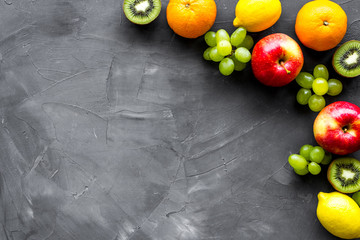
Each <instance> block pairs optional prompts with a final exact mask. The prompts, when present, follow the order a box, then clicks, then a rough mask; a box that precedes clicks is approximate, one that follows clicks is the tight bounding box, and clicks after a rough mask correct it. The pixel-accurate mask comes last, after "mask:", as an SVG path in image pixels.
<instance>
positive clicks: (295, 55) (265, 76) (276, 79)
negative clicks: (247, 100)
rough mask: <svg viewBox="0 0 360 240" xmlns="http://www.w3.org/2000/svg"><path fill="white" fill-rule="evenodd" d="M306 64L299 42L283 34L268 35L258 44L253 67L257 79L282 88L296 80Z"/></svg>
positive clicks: (252, 63)
mask: <svg viewBox="0 0 360 240" xmlns="http://www.w3.org/2000/svg"><path fill="white" fill-rule="evenodd" d="M303 64H304V56H303V53H302V51H301V48H300V46H299V44H297V42H296V41H295V40H294V39H292V38H291V37H289V36H288V35H286V34H283V33H274V34H271V35H268V36H266V37H264V38H263V39H261V40H260V41H259V42H257V43H256V45H255V47H254V50H253V52H252V59H251V67H252V69H253V72H254V75H255V77H256V78H257V79H258V80H259V81H260V82H262V83H263V84H265V85H267V86H272V87H281V86H284V85H286V84H288V83H290V82H291V81H292V80H294V79H295V78H296V76H297V75H298V74H299V73H300V71H301V68H302V66H303Z"/></svg>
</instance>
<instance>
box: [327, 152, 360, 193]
mask: <svg viewBox="0 0 360 240" xmlns="http://www.w3.org/2000/svg"><path fill="white" fill-rule="evenodd" d="M337 164H344V165H353V166H354V165H356V166H355V167H357V170H358V171H359V174H358V175H357V176H356V177H357V182H356V185H352V186H350V185H349V186H347V187H342V186H341V185H340V183H339V180H337V179H336V176H335V177H334V176H333V175H334V169H333V168H335V167H336V165H337ZM359 177H360V162H359V161H358V160H356V159H355V158H350V157H344V158H338V159H335V160H334V161H332V163H331V164H330V166H329V168H328V171H327V179H328V181H329V182H330V184H331V185H332V186H333V188H335V190H337V191H339V192H342V193H354V192H357V191H360V178H359ZM334 178H335V179H334Z"/></svg>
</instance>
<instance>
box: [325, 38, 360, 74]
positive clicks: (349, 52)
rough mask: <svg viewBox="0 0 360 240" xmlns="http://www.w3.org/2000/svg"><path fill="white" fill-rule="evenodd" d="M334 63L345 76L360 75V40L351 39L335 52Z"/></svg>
mask: <svg viewBox="0 0 360 240" xmlns="http://www.w3.org/2000/svg"><path fill="white" fill-rule="evenodd" d="M332 65H333V67H334V69H335V71H336V72H337V73H338V74H340V75H341V76H343V77H348V78H352V77H356V76H359V75H360V41H358V40H351V41H348V42H346V43H344V44H343V45H341V46H340V47H339V48H338V49H337V50H336V51H335V53H334V56H333V59H332Z"/></svg>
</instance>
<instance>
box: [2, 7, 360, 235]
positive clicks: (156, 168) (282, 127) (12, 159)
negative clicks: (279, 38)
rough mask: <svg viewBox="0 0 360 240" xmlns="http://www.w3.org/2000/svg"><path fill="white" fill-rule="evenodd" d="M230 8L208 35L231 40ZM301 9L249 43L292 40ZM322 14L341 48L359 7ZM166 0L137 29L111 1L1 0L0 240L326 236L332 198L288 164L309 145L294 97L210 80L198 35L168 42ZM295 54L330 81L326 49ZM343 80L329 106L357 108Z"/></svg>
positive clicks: (353, 85)
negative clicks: (341, 14)
mask: <svg viewBox="0 0 360 240" xmlns="http://www.w3.org/2000/svg"><path fill="white" fill-rule="evenodd" d="M236 2H237V1H226V0H216V3H217V7H218V15H217V19H216V23H215V25H214V26H213V29H214V30H217V29H219V28H225V29H226V30H228V31H230V32H232V31H233V30H234V27H233V26H232V21H233V18H234V8H235V5H236ZM306 2H308V1H306V0H297V1H293V0H292V1H285V0H283V1H282V7H283V13H282V15H281V18H280V20H279V21H278V22H277V23H276V25H274V26H273V27H272V28H270V29H268V30H266V31H264V32H261V33H257V34H252V36H253V37H254V39H255V41H258V40H259V39H261V38H262V37H264V36H265V35H268V34H270V33H274V32H283V33H286V34H288V35H290V36H291V37H293V38H294V39H296V40H297V38H296V35H295V32H294V23H295V18H296V13H297V12H298V10H299V9H300V8H301V6H302V5H303V4H305V3H306ZM335 2H337V3H339V4H340V5H341V6H342V7H343V8H344V10H345V11H346V13H347V15H348V32H347V34H346V36H345V38H344V40H343V41H342V42H345V41H347V40H350V39H358V40H359V39H360V31H359V30H360V13H359V10H360V1H359V0H335ZM167 3H168V0H164V1H163V7H162V12H161V14H160V16H159V18H158V19H156V20H155V21H154V22H153V23H151V24H150V25H148V26H136V25H134V24H132V23H130V22H129V21H128V20H127V19H126V18H125V16H124V14H123V12H122V1H120V0H73V1H71V0H20V1H15V0H4V1H1V2H0V56H1V57H0V60H1V62H0V99H1V101H0V118H1V119H0V126H1V127H0V143H1V145H0V146H1V154H0V223H1V227H0V239H4V240H25V239H27V240H99V239H101V240H120V239H131V240H147V239H160V240H162V239H164V240H173V239H174V240H175V239H182V240H208V239H218V240H228V239H241V240H247V239H249V240H250V239H251V240H253V239H277V240H288V239H292V240H295V239H299V240H300V239H314V240H315V239H316V240H325V239H326V240H329V239H336V238H335V237H333V236H332V235H330V234H329V233H328V232H327V231H326V230H325V229H324V228H323V227H322V226H321V225H320V223H319V222H318V220H317V218H316V214H315V210H316V206H317V193H318V192H319V191H325V192H330V191H333V189H332V187H331V186H330V184H329V183H328V182H327V180H326V175H325V170H326V168H323V172H322V173H321V174H320V175H318V176H305V177H299V176H297V175H296V174H294V173H293V171H292V169H291V167H290V166H289V165H288V164H287V157H288V156H289V154H291V153H295V152H297V151H298V150H299V148H300V146H302V145H303V144H306V143H312V144H315V141H314V138H313V135H312V123H313V120H314V119H315V117H316V113H312V112H311V111H310V110H309V109H308V108H307V107H302V106H300V105H298V104H297V103H296V101H295V96H296V92H297V90H298V89H299V87H298V86H297V85H296V83H295V82H293V83H291V84H290V85H288V86H286V87H282V88H276V89H274V88H268V87H265V86H263V85H261V84H260V83H258V82H257V81H256V80H255V79H254V77H253V74H252V72H251V69H250V67H248V68H247V69H246V70H245V71H243V72H239V73H235V74H233V75H232V76H231V77H224V76H222V75H220V73H219V71H218V69H217V64H213V63H210V62H206V61H204V60H203V59H202V52H203V51H204V50H205V49H206V45H205V42H204V41H203V39H202V38H199V39H196V40H187V39H183V38H181V37H178V36H176V35H175V34H174V33H173V32H172V31H171V29H169V27H168V25H167V22H166V6H167ZM301 47H302V49H303V52H304V56H305V64H304V68H303V69H304V70H305V71H310V72H311V71H312V69H313V67H314V66H315V65H316V64H318V63H323V64H326V65H327V66H328V67H329V68H331V67H330V64H331V56H332V54H333V52H334V50H330V51H327V52H315V51H312V50H309V49H307V48H305V47H304V46H303V45H301ZM330 75H331V77H338V76H337V75H336V74H335V73H334V71H333V70H332V68H331V71H330ZM340 79H341V80H342V81H343V84H344V91H343V93H342V94H341V95H340V96H337V97H328V98H326V100H327V103H330V102H334V101H337V100H347V101H350V102H352V103H355V104H358V105H360V99H359V82H360V81H359V80H360V78H359V77H358V78H355V79H342V78H340ZM353 156H354V157H358V158H360V155H359V153H355V154H353Z"/></svg>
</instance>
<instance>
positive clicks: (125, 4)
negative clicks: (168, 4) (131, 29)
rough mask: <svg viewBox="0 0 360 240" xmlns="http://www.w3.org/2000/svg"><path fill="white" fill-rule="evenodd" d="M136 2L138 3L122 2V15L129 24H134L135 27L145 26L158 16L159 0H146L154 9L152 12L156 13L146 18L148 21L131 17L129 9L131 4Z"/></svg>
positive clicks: (125, 0) (133, 0)
mask: <svg viewBox="0 0 360 240" xmlns="http://www.w3.org/2000/svg"><path fill="white" fill-rule="evenodd" d="M136 1H138V0H124V2H123V11H124V14H125V16H126V18H127V19H128V20H129V21H130V22H132V23H135V24H137V25H146V24H149V23H151V22H152V21H154V20H155V19H156V18H157V17H158V16H159V14H160V12H161V0H147V1H148V2H150V1H151V2H152V3H153V5H152V6H153V7H154V8H153V10H152V11H155V10H156V11H157V12H155V13H154V12H153V13H152V16H150V17H148V19H144V18H145V17H137V16H135V15H132V12H131V9H129V7H130V5H131V4H133V3H134V2H136ZM154 5H155V6H154ZM156 8H157V9H156Z"/></svg>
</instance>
